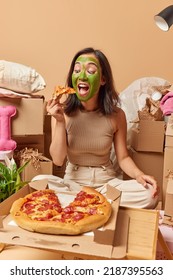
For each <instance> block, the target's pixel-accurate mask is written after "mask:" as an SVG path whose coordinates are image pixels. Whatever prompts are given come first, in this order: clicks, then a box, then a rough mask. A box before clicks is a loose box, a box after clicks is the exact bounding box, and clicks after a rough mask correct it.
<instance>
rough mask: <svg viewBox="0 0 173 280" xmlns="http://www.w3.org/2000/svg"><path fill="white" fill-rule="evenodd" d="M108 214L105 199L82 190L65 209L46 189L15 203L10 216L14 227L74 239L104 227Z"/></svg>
mask: <svg viewBox="0 0 173 280" xmlns="http://www.w3.org/2000/svg"><path fill="white" fill-rule="evenodd" d="M111 211H112V207H111V204H110V203H109V202H108V200H107V199H106V197H105V196H103V195H102V194H100V193H99V192H97V191H96V190H95V189H93V188H91V187H83V188H82V190H81V191H80V192H79V193H77V194H76V195H75V197H74V199H73V200H72V202H70V203H69V204H68V205H67V206H65V207H62V205H61V203H60V200H59V198H58V194H56V193H55V191H54V190H51V189H45V190H39V191H34V192H32V193H30V194H28V195H26V196H25V197H23V198H19V199H18V200H16V201H15V202H14V203H13V205H12V207H11V210H10V213H11V215H12V217H13V219H14V221H15V222H16V223H17V225H18V226H20V227H21V228H23V229H25V230H28V231H34V232H39V233H47V234H65V235H77V234H81V233H84V232H88V231H92V230H94V229H96V228H98V227H100V226H102V225H104V224H105V223H106V222H107V221H108V219H109V218H110V216H111Z"/></svg>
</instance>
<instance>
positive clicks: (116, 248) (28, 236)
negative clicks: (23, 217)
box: [0, 180, 129, 259]
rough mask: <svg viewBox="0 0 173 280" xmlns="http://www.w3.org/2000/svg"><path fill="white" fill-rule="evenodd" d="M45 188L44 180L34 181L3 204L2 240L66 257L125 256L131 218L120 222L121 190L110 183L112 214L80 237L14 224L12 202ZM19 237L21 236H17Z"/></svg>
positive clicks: (109, 192)
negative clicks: (100, 224)
mask: <svg viewBox="0 0 173 280" xmlns="http://www.w3.org/2000/svg"><path fill="white" fill-rule="evenodd" d="M46 187H47V183H46V181H45V180H42V181H35V182H32V183H30V184H29V185H27V186H25V187H23V188H22V189H21V190H19V191H18V192H17V193H16V194H14V195H12V196H11V197H9V198H8V199H7V200H5V201H4V202H2V203H1V204H0V213H1V217H0V228H1V230H0V240H1V242H2V243H8V244H15V245H24V246H28V247H33V248H42V249H48V250H54V251H58V252H60V253H61V255H62V256H63V258H64V256H65V255H66V254H67V255H68V254H71V255H73V259H75V258H78V257H80V258H81V259H122V258H124V257H125V256H126V251H127V248H126V246H127V235H128V222H129V218H128V217H127V215H123V217H122V216H121V217H120V218H121V219H119V222H118V221H117V216H118V210H119V203H120V196H121V193H120V192H119V191H118V190H117V189H115V188H112V187H110V186H108V189H107V194H106V195H107V197H108V198H109V199H111V201H112V215H111V218H110V219H109V221H108V222H107V223H106V225H104V226H103V227H102V228H101V229H96V230H94V231H93V232H90V233H87V234H82V235H77V236H65V235H49V234H39V233H34V232H29V231H26V230H24V229H22V228H19V227H18V226H15V225H14V223H13V221H12V218H11V216H10V214H9V211H10V208H11V205H12V203H13V202H14V201H15V200H16V199H18V198H19V197H23V196H25V195H26V194H28V193H31V192H33V191H34V190H36V189H45V188H46ZM62 194H63V193H62ZM71 194H72V193H71V192H69V193H67V192H66V193H65V195H71ZM117 225H118V227H117ZM122 230H123V234H122ZM120 232H121V234H120ZM16 236H17V237H18V238H15V237H16ZM71 259H72V258H71Z"/></svg>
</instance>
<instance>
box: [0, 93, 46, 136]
mask: <svg viewBox="0 0 173 280" xmlns="http://www.w3.org/2000/svg"><path fill="white" fill-rule="evenodd" d="M8 105H13V106H15V107H16V111H17V113H16V115H15V116H14V117H12V118H11V135H12V137H13V136H18V135H33V134H43V115H44V99H43V98H42V97H40V98H8V97H6V98H0V106H8Z"/></svg>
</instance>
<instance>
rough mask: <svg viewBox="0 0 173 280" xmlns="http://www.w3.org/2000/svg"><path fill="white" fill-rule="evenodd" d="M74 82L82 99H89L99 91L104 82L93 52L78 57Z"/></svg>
mask: <svg viewBox="0 0 173 280" xmlns="http://www.w3.org/2000/svg"><path fill="white" fill-rule="evenodd" d="M72 84H73V88H74V89H75V90H76V95H77V97H78V99H79V100H81V101H84V102H85V101H88V100H89V99H90V98H92V97H93V96H94V95H95V94H97V93H98V92H99V89H100V86H101V85H102V84H104V82H103V79H102V74H101V67H100V64H99V61H98V59H97V58H96V57H95V56H94V55H92V54H85V55H81V56H79V57H78V58H77V60H76V62H75V66H74V69H73V73H72Z"/></svg>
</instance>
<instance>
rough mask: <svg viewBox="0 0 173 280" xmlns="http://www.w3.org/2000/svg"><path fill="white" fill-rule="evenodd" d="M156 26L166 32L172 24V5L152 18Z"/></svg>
mask: <svg viewBox="0 0 173 280" xmlns="http://www.w3.org/2000/svg"><path fill="white" fill-rule="evenodd" d="M154 20H155V23H156V25H157V26H158V27H159V28H160V29H161V30H163V31H168V30H169V28H170V27H171V25H172V24H173V5H171V6H168V7H167V8H165V9H164V10H163V11H161V12H160V13H159V14H157V15H155V16H154Z"/></svg>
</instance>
